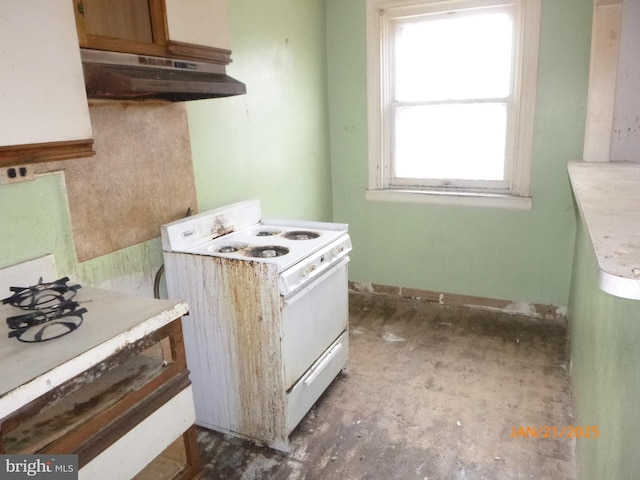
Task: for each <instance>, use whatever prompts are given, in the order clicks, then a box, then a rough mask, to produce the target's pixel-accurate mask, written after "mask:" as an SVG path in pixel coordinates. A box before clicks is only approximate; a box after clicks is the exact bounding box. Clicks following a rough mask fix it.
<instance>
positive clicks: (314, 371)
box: [302, 343, 342, 386]
mask: <svg viewBox="0 0 640 480" xmlns="http://www.w3.org/2000/svg"><path fill="white" fill-rule="evenodd" d="M341 350H342V343H337V344H335V345H334V346H333V347H331V349H330V350H329V351H328V352H327V353H325V355H324V357H323V358H322V359H321V360H320V361H319V362H318V363H317V364H316V365H315V366H314V367H312V368H311V371H310V372H309V373H308V374H307V376H306V377H305V379H304V380H303V381H302V382H303V383H304V384H305V385H307V386H309V385H311V384H312V383H313V381H314V380H315V379H316V378H317V377H318V375H320V374H321V373H322V371H323V370H324V369H325V368H326V366H327V365H329V363H330V362H331V360H333V359H334V357H335V356H336V355H338V353H340V351H341Z"/></svg>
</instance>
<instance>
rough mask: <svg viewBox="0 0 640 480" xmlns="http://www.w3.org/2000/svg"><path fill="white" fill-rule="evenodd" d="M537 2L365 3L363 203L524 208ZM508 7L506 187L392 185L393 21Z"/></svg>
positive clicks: (406, 0) (446, 0) (371, 0)
mask: <svg viewBox="0 0 640 480" xmlns="http://www.w3.org/2000/svg"><path fill="white" fill-rule="evenodd" d="M540 2H541V0H503V1H500V0H367V66H368V67H367V75H368V87H367V94H368V122H369V124H368V127H369V145H368V147H369V188H368V190H367V199H368V200H388V201H403V202H429V203H456V204H467V205H488V206H491V205H495V206H505V207H514V208H524V209H529V208H531V205H532V200H531V198H530V196H529V192H530V190H529V184H530V171H531V156H532V149H533V129H534V120H535V118H534V116H535V100H536V80H537V68H538V43H539V31H540V8H541V7H540ZM500 5H513V7H514V8H515V22H514V58H515V63H514V77H515V78H514V82H513V92H512V99H511V100H512V102H513V103H512V110H511V112H510V115H511V118H512V122H513V123H512V125H513V128H512V135H511V138H510V139H509V138H508V139H507V145H508V152H507V160H506V162H507V165H506V171H507V173H508V175H507V178H506V179H505V180H506V188H503V189H499V190H496V189H483V188H465V187H463V186H460V185H451V186H439V187H434V186H426V185H419V183H420V182H416V183H417V184H416V185H398V184H397V185H394V182H393V178H392V172H391V168H390V165H391V161H392V160H391V154H392V153H391V152H392V146H393V136H392V128H393V122H392V121H391V119H390V118H389V117H390V115H391V113H390V112H392V111H393V110H392V109H391V108H390V105H391V88H390V85H389V83H390V74H389V65H390V64H391V60H390V45H391V43H392V38H391V33H390V24H391V22H392V19H394V18H398V17H403V16H410V15H420V14H426V13H430V12H433V11H451V10H459V9H471V8H481V7H486V6H500Z"/></svg>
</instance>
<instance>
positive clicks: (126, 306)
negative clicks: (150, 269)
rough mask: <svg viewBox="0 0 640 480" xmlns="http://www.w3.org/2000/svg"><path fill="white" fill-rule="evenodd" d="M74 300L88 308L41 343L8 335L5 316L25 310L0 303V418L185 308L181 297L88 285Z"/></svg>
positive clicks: (170, 319) (150, 330) (158, 326)
mask: <svg viewBox="0 0 640 480" xmlns="http://www.w3.org/2000/svg"><path fill="white" fill-rule="evenodd" d="M74 300H75V301H77V302H78V303H80V306H81V307H84V308H86V309H87V313H85V314H84V320H83V323H82V325H80V327H79V328H78V329H77V330H75V331H74V332H72V333H70V334H68V335H65V336H63V337H60V338H57V339H55V340H50V341H47V342H42V343H33V344H30V343H23V342H20V341H19V340H17V339H15V338H7V335H8V333H9V328H8V327H7V326H6V323H5V321H4V319H6V318H7V317H10V316H13V315H19V314H20V313H24V311H22V310H20V309H18V308H16V307H11V306H9V305H0V319H2V320H1V321H2V324H1V325H2V326H0V372H2V374H1V375H0V419H2V418H4V417H5V416H7V415H9V414H10V413H12V412H14V411H15V410H17V409H18V408H20V407H22V406H23V405H26V404H27V403H29V402H30V401H32V400H34V399H36V398H38V397H39V396H41V395H42V394H44V393H46V392H48V391H50V390H51V389H53V388H55V387H57V386H58V385H61V384H62V383H64V382H65V381H67V380H69V379H71V378H73V377H75V376H76V375H78V374H80V373H82V372H83V371H85V370H87V369H88V368H91V367H92V366H94V365H96V364H97V363H100V362H101V361H103V360H104V359H106V358H108V357H109V356H110V355H112V354H113V353H115V352H116V351H117V350H118V349H119V348H122V347H123V346H125V345H127V344H129V343H132V342H135V341H136V340H139V339H141V338H143V337H145V336H146V335H148V334H150V333H151V332H153V331H155V330H158V329H159V328H161V327H163V326H164V325H167V324H169V323H171V322H172V321H173V320H175V319H176V318H178V317H180V316H182V315H184V314H186V313H187V310H188V308H187V304H186V302H184V301H181V302H178V301H173V300H156V299H153V298H142V297H133V296H130V295H123V294H120V293H115V292H111V291H108V290H102V289H97V288H91V287H82V288H80V289H79V290H78V293H77V295H76V297H75V298H74Z"/></svg>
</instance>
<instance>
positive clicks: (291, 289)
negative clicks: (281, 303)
mask: <svg viewBox="0 0 640 480" xmlns="http://www.w3.org/2000/svg"><path fill="white" fill-rule="evenodd" d="M351 249H352V246H351V237H349V235H344V236H342V237H340V238H338V239H337V240H335V241H334V242H333V243H331V244H330V245H327V246H326V247H324V248H322V249H321V250H319V251H317V252H316V253H314V254H313V255H310V256H309V257H307V258H305V259H304V260H303V261H301V262H299V263H297V264H296V265H294V266H292V267H291V268H289V269H287V270H285V271H284V272H282V273H281V274H280V294H281V295H283V296H284V297H287V296H291V295H292V294H295V293H296V292H297V291H299V290H301V289H303V288H305V287H307V286H308V285H309V284H311V283H312V282H313V280H315V279H316V278H320V277H321V276H322V275H323V274H324V273H325V272H327V271H329V270H331V269H332V268H334V267H336V266H337V265H343V263H346V262H348V261H349V259H348V254H349V252H350V251H351ZM342 259H346V261H345V262H342V261H341V260H342Z"/></svg>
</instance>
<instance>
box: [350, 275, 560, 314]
mask: <svg viewBox="0 0 640 480" xmlns="http://www.w3.org/2000/svg"><path fill="white" fill-rule="evenodd" d="M349 289H350V290H352V291H354V292H367V293H376V294H380V295H395V296H400V297H404V298H413V299H418V300H423V301H427V302H435V303H439V304H441V305H451V306H457V307H469V308H478V309H483V310H494V311H500V312H504V313H508V314H512V315H525V316H527V317H532V318H539V319H543V320H557V321H561V322H564V321H566V318H567V307H559V306H556V305H545V304H540V303H526V302H512V301H509V300H500V299H496V298H485V297H475V296H472V295H461V294H457V293H446V292H434V291H431V290H421V289H417V288H408V287H394V286H389V285H380V284H376V283H364V282H351V281H350V282H349Z"/></svg>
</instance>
